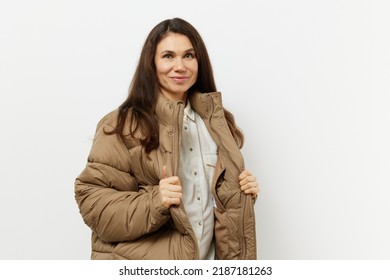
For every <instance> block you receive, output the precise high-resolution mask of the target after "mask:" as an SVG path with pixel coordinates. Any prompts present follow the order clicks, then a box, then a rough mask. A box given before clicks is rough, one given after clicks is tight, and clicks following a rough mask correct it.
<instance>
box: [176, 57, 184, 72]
mask: <svg viewBox="0 0 390 280" xmlns="http://www.w3.org/2000/svg"><path fill="white" fill-rule="evenodd" d="M185 69H186V67H185V65H184V63H183V60H182V59H181V58H178V59H176V61H175V65H174V70H175V71H184V70H185Z"/></svg>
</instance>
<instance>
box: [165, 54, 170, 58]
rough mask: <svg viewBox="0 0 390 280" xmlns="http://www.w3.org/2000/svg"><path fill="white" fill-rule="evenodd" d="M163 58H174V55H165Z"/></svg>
mask: <svg viewBox="0 0 390 280" xmlns="http://www.w3.org/2000/svg"><path fill="white" fill-rule="evenodd" d="M163 58H172V55H171V54H165V55H164V56H163Z"/></svg>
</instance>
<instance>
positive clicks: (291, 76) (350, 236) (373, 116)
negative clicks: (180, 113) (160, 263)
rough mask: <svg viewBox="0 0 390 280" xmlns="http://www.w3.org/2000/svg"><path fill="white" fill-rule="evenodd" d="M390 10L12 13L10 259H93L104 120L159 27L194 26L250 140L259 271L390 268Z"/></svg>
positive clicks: (4, 14)
mask: <svg viewBox="0 0 390 280" xmlns="http://www.w3.org/2000/svg"><path fill="white" fill-rule="evenodd" d="M387 3H388V1H369V0H367V1H359V0H357V1H352V0H351V1H347V0H328V1H309V0H306V1H305V0H297V1H289V0H277V1H249V0H243V1H227V0H219V1H199V0H198V1H192V2H191V1H125V0H123V1H96V0H95V1H92V0H89V1H75V0H68V1H53V0H47V1H44V0H36V1H27V0H20V1H17V0H16V1H15V0H13V1H11V0H9V1H1V3H0V79H1V80H0V94H1V99H0V100H1V101H0V116H1V124H0V129H1V137H0V141H1V142H0V143H1V145H0V158H1V161H0V164H1V168H0V172H1V173H0V180H1V196H0V199H1V202H0V221H1V231H0V232H1V233H0V248H1V250H0V259H88V258H89V257H90V230H89V228H88V227H87V226H86V225H85V224H84V223H83V221H82V218H81V216H80V214H79V212H78V208H77V205H76V202H75V200H74V180H75V178H76V177H77V176H78V174H79V173H80V172H81V171H82V170H83V168H84V166H85V163H86V159H87V156H88V153H89V150H90V148H91V144H92V139H93V136H94V131H95V127H96V124H97V122H98V121H99V120H100V118H102V117H103V116H104V115H105V114H106V113H108V112H110V111H111V110H114V109H115V108H117V107H118V106H119V104H120V103H121V102H122V101H123V100H124V99H125V98H126V96H127V90H128V86H129V83H130V80H131V78H132V75H133V73H134V69H135V67H136V65H137V62H138V58H139V55H140V51H141V48H142V45H143V43H144V40H145V39H146V36H147V34H148V33H149V31H150V30H151V29H152V28H153V27H154V26H155V25H156V24H157V23H159V22H160V21H162V20H164V19H167V18H173V17H181V18H184V19H186V20H188V21H189V22H190V23H192V24H193V25H194V26H195V28H197V29H198V31H199V32H200V34H201V35H202V36H203V39H204V41H205V43H206V46H207V48H208V50H209V55H210V57H211V60H212V63H213V67H214V72H215V77H216V81H217V87H218V90H219V91H221V92H222V94H223V101H224V104H225V106H226V107H227V108H228V109H229V110H230V111H231V112H233V113H234V115H235V117H236V121H237V123H238V124H239V126H240V127H241V128H242V130H243V131H244V133H245V135H246V143H245V146H244V148H243V150H242V152H243V154H244V156H245V158H246V166H247V168H249V169H251V170H252V171H253V172H254V173H255V174H256V176H257V177H258V180H259V182H260V184H261V188H262V189H261V195H260V197H259V199H258V201H257V203H256V206H255V207H256V219H257V241H258V254H259V258H261V259H390V238H389V236H390V203H389V200H390V145H389V144H390V132H389V129H390V82H389V78H390V38H389V26H390V17H389V16H388V15H389V12H390V9H389V4H387Z"/></svg>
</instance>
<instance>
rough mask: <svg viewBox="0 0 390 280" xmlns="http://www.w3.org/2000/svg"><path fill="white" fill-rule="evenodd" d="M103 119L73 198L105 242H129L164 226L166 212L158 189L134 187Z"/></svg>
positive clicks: (123, 152)
mask: <svg viewBox="0 0 390 280" xmlns="http://www.w3.org/2000/svg"><path fill="white" fill-rule="evenodd" d="M104 129H106V130H107V129H112V127H111V126H110V125H107V124H106V123H105V121H104V119H103V120H102V121H101V122H100V123H99V124H98V127H97V130H96V134H95V138H94V142H93V145H92V149H91V152H90V154H89V157H88V163H87V165H86V167H85V169H84V170H83V172H82V173H81V174H80V175H79V176H78V177H77V178H76V182H75V198H76V202H77V204H78V206H79V209H80V214H81V216H82V217H83V219H84V222H85V223H86V224H87V225H88V226H89V227H90V228H91V229H92V231H94V232H95V233H96V234H97V235H98V236H99V238H101V239H102V240H103V241H106V242H122V241H131V240H134V239H136V238H139V237H141V236H142V235H145V234H148V233H151V232H154V231H156V230H157V229H159V228H160V227H161V226H162V225H163V224H165V223H166V222H167V221H168V220H169V218H170V216H169V209H166V208H165V207H163V206H162V204H161V199H160V195H159V191H158V186H138V184H137V182H136V180H135V178H134V177H133V176H131V175H130V174H131V162H130V157H129V152H128V149H127V147H126V145H125V144H124V143H123V141H122V140H121V139H120V137H118V136H117V135H115V134H114V135H107V134H105V133H104Z"/></svg>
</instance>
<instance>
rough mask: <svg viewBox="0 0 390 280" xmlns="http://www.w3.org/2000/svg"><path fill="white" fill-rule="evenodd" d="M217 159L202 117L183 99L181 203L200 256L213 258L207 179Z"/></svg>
mask: <svg viewBox="0 0 390 280" xmlns="http://www.w3.org/2000/svg"><path fill="white" fill-rule="evenodd" d="M216 161H217V145H216V144H215V142H214V140H213V139H212V138H211V136H210V134H209V132H208V130H207V128H206V126H205V124H204V122H203V120H202V118H201V117H200V116H199V115H198V114H197V113H196V112H195V111H193V110H192V108H191V105H190V103H189V102H187V105H186V107H185V109H184V118H183V128H182V141H181V147H180V159H179V178H180V182H181V185H182V187H183V197H182V203H183V206H184V209H185V210H186V213H187V216H188V218H189V221H190V223H191V225H192V228H193V230H194V232H195V236H196V238H197V240H198V245H199V257H200V259H214V254H215V253H214V252H215V250H214V242H213V237H214V200H213V196H212V194H211V182H212V179H213V175H214V169H215V164H216Z"/></svg>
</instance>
